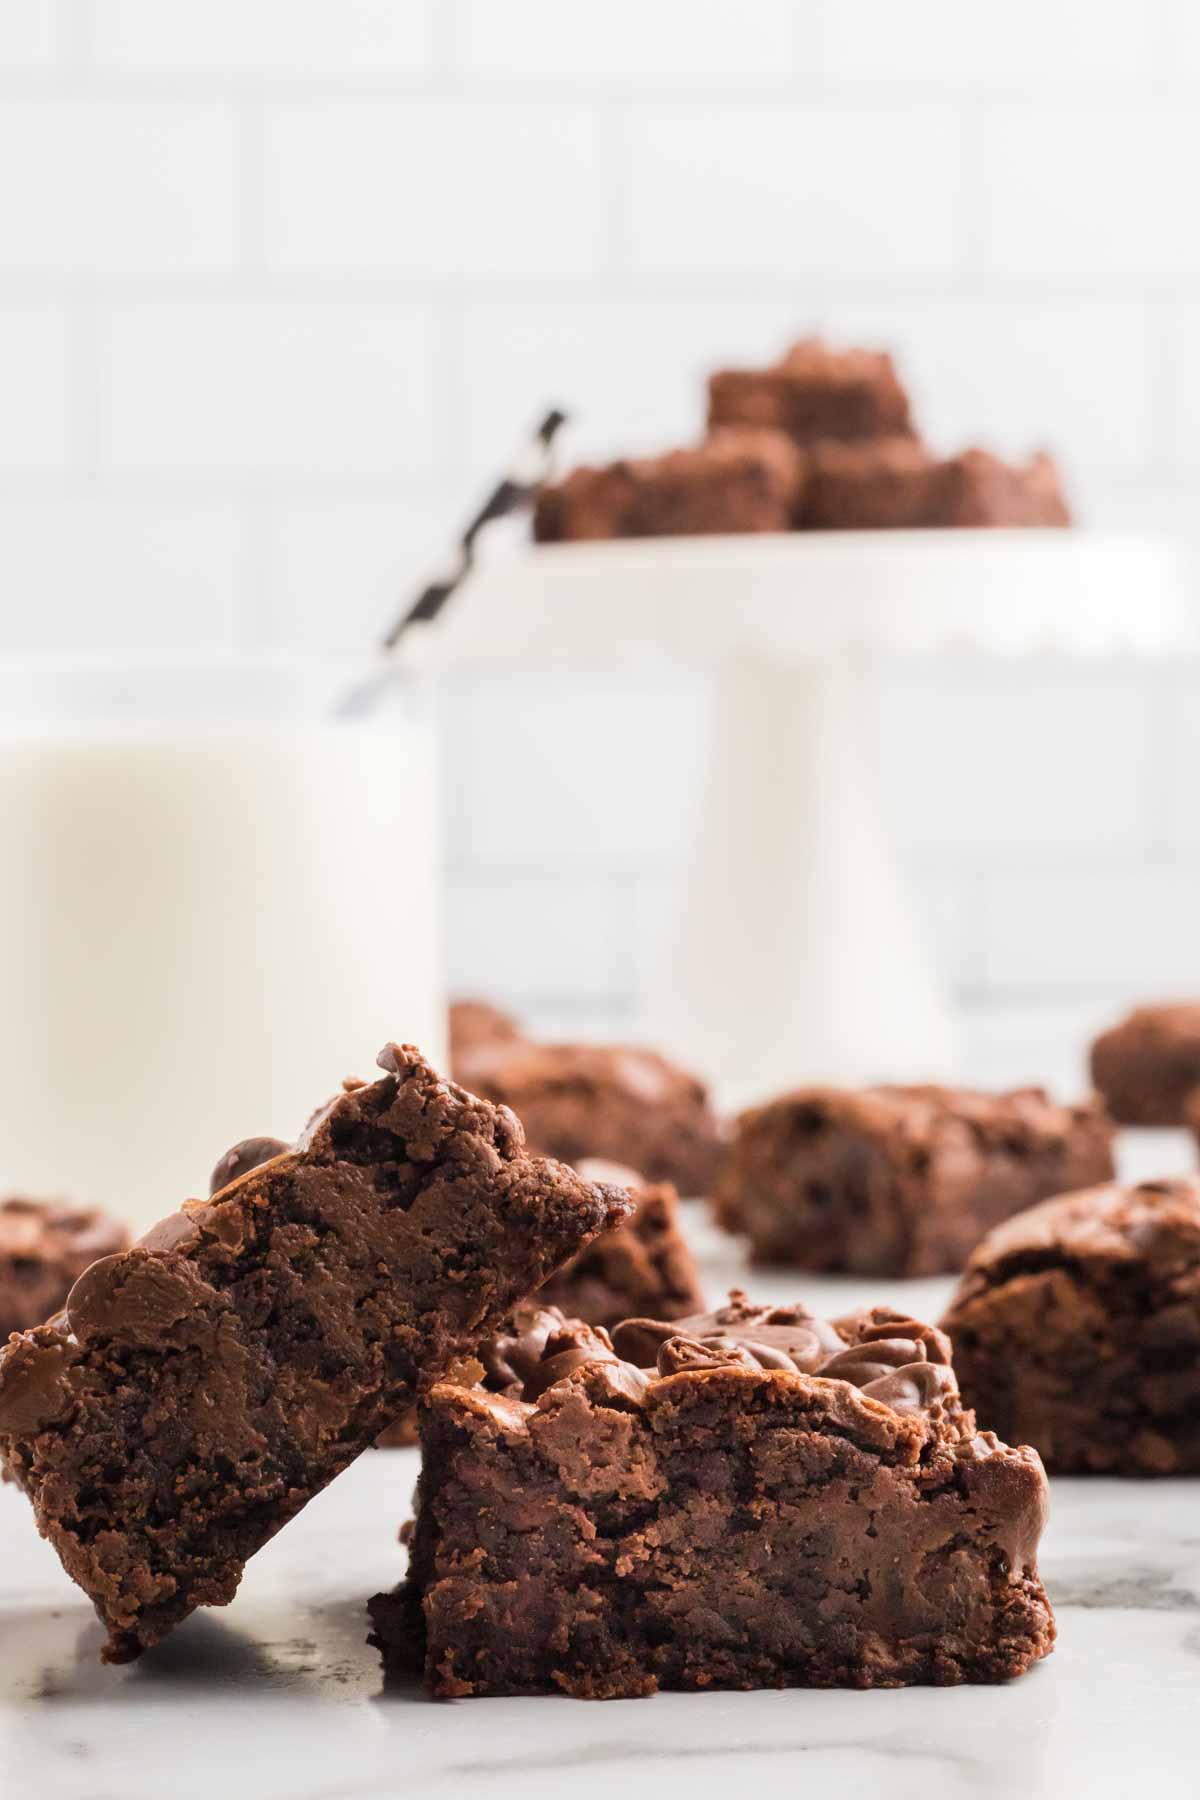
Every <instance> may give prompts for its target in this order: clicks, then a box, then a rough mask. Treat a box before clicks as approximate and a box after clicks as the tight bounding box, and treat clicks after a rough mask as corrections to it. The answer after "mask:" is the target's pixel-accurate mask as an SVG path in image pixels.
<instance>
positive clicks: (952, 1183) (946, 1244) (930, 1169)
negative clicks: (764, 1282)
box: [715, 1086, 1113, 1275]
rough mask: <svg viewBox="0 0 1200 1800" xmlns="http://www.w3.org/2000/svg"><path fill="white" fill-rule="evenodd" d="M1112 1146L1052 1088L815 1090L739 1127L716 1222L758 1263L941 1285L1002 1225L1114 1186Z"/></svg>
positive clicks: (757, 1110) (772, 1105)
mask: <svg viewBox="0 0 1200 1800" xmlns="http://www.w3.org/2000/svg"><path fill="white" fill-rule="evenodd" d="M1112 1137H1113V1133H1112V1128H1111V1126H1110V1125H1109V1123H1108V1121H1107V1119H1106V1118H1105V1117H1104V1114H1103V1113H1102V1112H1101V1111H1100V1110H1099V1109H1098V1108H1097V1107H1095V1106H1090V1105H1088V1106H1059V1105H1057V1104H1056V1103H1055V1102H1054V1101H1052V1100H1051V1099H1050V1098H1049V1097H1048V1096H1047V1095H1046V1094H1045V1093H1044V1092H1043V1091H1042V1089H1041V1088H1019V1089H1016V1090H1015V1091H1013V1092H1012V1093H1006V1094H983V1093H977V1092H975V1091H973V1090H970V1089H965V1088H944V1087H934V1086H925V1087H876V1088H864V1089H862V1090H861V1091H859V1092H845V1091H841V1090H838V1089H836V1088H820V1087H816V1088H801V1089H799V1090H798V1091H797V1092H795V1093H791V1094H784V1095H782V1096H781V1097H780V1098H779V1099H777V1100H773V1101H771V1102H769V1103H768V1104H767V1105H765V1106H759V1107H754V1108H752V1109H751V1110H750V1111H748V1112H745V1113H743V1114H742V1115H741V1117H740V1119H738V1121H737V1124H736V1127H735V1130H734V1136H733V1142H732V1144H731V1145H730V1148H729V1150H728V1152H727V1155H726V1159H725V1163H724V1167H723V1172H722V1175H721V1178H720V1180H719V1182H718V1185H717V1192H716V1196H715V1208H716V1216H717V1220H718V1223H719V1224H721V1225H723V1226H724V1227H725V1229H726V1230H727V1231H731V1232H735V1233H737V1234H740V1235H742V1236H745V1237H746V1238H748V1239H749V1244H750V1251H751V1254H752V1256H753V1258H754V1260H755V1261H756V1262H761V1263H792V1264H795V1265H796V1266H797V1267H800V1268H806V1269H814V1270H852V1271H854V1272H855V1273H858V1274H866V1275H936V1274H940V1273H942V1272H943V1271H949V1270H957V1269H960V1268H961V1267H962V1265H963V1262H964V1260H965V1258H966V1256H967V1253H968V1251H969V1250H970V1249H971V1248H972V1246H973V1245H974V1244H976V1243H977V1242H978V1241H979V1239H980V1238H981V1237H982V1236H983V1234H984V1232H985V1231H987V1230H989V1229H990V1227H991V1226H993V1225H995V1224H996V1223H997V1222H998V1221H999V1220H1000V1219H1004V1218H1007V1217H1009V1215H1010V1214H1012V1213H1015V1212H1020V1211H1021V1210H1022V1209H1023V1208H1024V1207H1026V1206H1030V1205H1032V1203H1033V1202H1034V1201H1035V1200H1041V1199H1044V1198H1045V1197H1046V1196H1047V1195H1048V1194H1054V1193H1060V1192H1063V1191H1065V1190H1066V1189H1068V1188H1079V1187H1086V1186H1089V1185H1091V1184H1092V1183H1094V1182H1097V1181H1106V1180H1108V1179H1109V1178H1110V1177H1111V1175H1112V1174H1113V1160H1112Z"/></svg>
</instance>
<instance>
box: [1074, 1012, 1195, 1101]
mask: <svg viewBox="0 0 1200 1800" xmlns="http://www.w3.org/2000/svg"><path fill="white" fill-rule="evenodd" d="M1092 1080H1093V1081H1094V1082H1095V1084H1096V1087H1097V1088H1098V1089H1099V1091H1100V1093H1101V1094H1102V1095H1103V1096H1104V1100H1105V1103H1106V1104H1107V1106H1108V1110H1109V1112H1110V1113H1111V1114H1112V1116H1113V1118H1114V1119H1116V1120H1117V1121H1118V1122H1119V1123H1120V1124H1122V1125H1183V1124H1185V1123H1186V1122H1187V1113H1188V1104H1189V1101H1190V1100H1191V1097H1192V1095H1193V1093H1194V1092H1196V1091H1200V1001H1185V1002H1173V1003H1170V1004H1163V1005H1158V1006H1138V1007H1135V1008H1134V1010H1133V1011H1132V1012H1131V1013H1130V1014H1129V1015H1128V1016H1127V1017H1126V1018H1124V1019H1122V1020H1121V1021H1120V1023H1119V1024H1117V1025H1114V1026H1113V1027H1112V1028H1111V1030H1109V1031H1104V1032H1101V1034H1100V1036H1099V1037H1098V1038H1097V1039H1096V1041H1095V1043H1094V1044H1093V1045H1092Z"/></svg>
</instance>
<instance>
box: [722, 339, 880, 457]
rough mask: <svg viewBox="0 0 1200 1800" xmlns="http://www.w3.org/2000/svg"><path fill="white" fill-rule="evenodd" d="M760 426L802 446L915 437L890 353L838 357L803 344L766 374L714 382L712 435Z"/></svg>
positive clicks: (813, 342) (736, 372)
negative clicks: (720, 431) (831, 442)
mask: <svg viewBox="0 0 1200 1800" xmlns="http://www.w3.org/2000/svg"><path fill="white" fill-rule="evenodd" d="M731 425H735V426H748V425H749V426H760V427H763V426H765V427H767V428H769V429H770V430H772V431H777V432H780V433H781V434H782V435H783V436H785V437H787V438H790V439H791V441H792V443H794V444H799V445H802V446H805V447H807V446H810V445H812V444H820V443H824V442H826V441H828V440H830V439H833V440H841V441H843V442H847V443H862V442H863V441H878V440H880V439H883V440H886V439H889V438H904V437H911V436H913V435H914V433H913V424H912V417H911V411H910V404H909V398H908V394H907V393H906V392H905V389H904V387H903V385H902V384H901V381H900V378H899V376H898V375H897V374H896V367H895V364H894V363H893V361H892V359H891V357H890V356H889V355H888V354H887V352H886V351H885V350H834V349H831V348H830V346H829V345H828V344H824V343H822V342H821V340H820V339H819V338H801V339H800V341H799V342H798V343H795V344H793V345H792V346H791V347H790V348H789V349H788V350H785V351H784V353H783V355H782V356H781V357H780V358H779V361H778V362H775V363H771V364H769V365H768V366H767V367H766V368H765V369H718V370H717V372H716V373H715V374H713V375H710V376H709V378H708V426H709V430H710V431H712V430H716V429H721V428H724V427H728V426H731Z"/></svg>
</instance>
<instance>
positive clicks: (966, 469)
mask: <svg viewBox="0 0 1200 1800" xmlns="http://www.w3.org/2000/svg"><path fill="white" fill-rule="evenodd" d="M928 523H929V524H930V525H944V526H973V525H1007V526H1038V525H1040V526H1064V525H1069V524H1070V523H1071V511H1070V508H1069V507H1068V505H1067V502H1066V498H1065V496H1064V494H1063V489H1062V481H1061V478H1060V476H1059V472H1058V464H1057V463H1056V462H1055V461H1054V458H1053V457H1052V456H1047V455H1046V453H1045V452H1044V451H1039V452H1038V453H1037V454H1036V455H1034V456H1031V457H1030V459H1029V461H1028V462H1025V463H1008V462H1004V461H1002V459H1001V458H1000V457H998V456H993V455H992V453H991V451H990V450H964V451H962V452H961V454H960V455H958V456H951V457H947V459H946V460H945V461H944V462H943V463H941V464H940V465H939V467H938V474H937V480H936V484H935V498H934V507H933V512H932V515H931V517H930V519H929V520H928Z"/></svg>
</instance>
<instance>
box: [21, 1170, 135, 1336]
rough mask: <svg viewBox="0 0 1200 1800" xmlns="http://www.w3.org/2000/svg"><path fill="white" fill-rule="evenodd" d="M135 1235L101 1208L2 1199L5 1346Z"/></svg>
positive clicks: (56, 1306) (48, 1314)
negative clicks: (9, 1339)
mask: <svg viewBox="0 0 1200 1800" xmlns="http://www.w3.org/2000/svg"><path fill="white" fill-rule="evenodd" d="M128 1243H129V1233H128V1232H127V1231H126V1230H125V1227H124V1226H123V1225H119V1224H118V1223H117V1221H116V1220H115V1219H110V1218H108V1217H107V1216H106V1215H105V1214H104V1213H102V1212H100V1211H98V1210H97V1209H96V1208H95V1207H89V1206H65V1205H63V1204H62V1202H61V1201H41V1200H25V1199H21V1198H19V1197H16V1196H14V1197H13V1198H11V1199H7V1200H0V1344H2V1343H3V1342H4V1340H5V1339H6V1338H7V1337H8V1335H9V1333H10V1332H13V1331H28V1330H29V1329H30V1328H31V1327H32V1326H34V1325H42V1324H44V1323H45V1321H46V1320H47V1319H49V1318H50V1317H51V1316H52V1315H53V1314H54V1313H56V1312H58V1311H59V1310H60V1309H61V1307H62V1305H63V1303H64V1301H65V1300H66V1298H67V1295H68V1294H69V1293H70V1291H71V1289H72V1287H74V1285H75V1282H76V1280H77V1279H78V1277H79V1276H80V1275H82V1274H83V1271H84V1270H85V1269H87V1268H90V1267H91V1265H92V1263H94V1262H98V1261H99V1259H100V1257H102V1256H111V1255H113V1254H114V1252H116V1251H118V1250H124V1249H125V1247H126V1245H127V1244H128Z"/></svg>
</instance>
